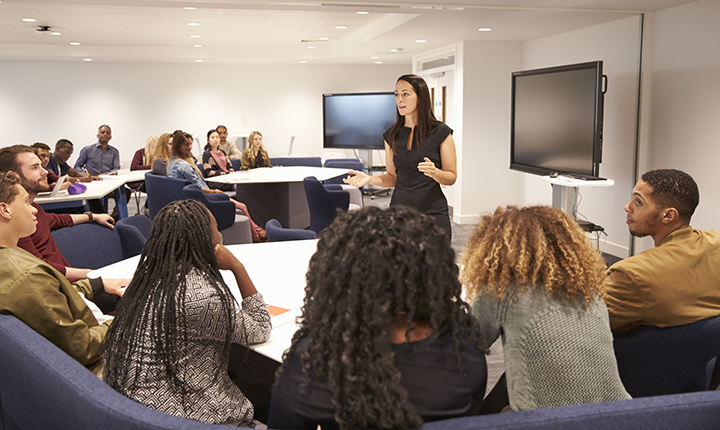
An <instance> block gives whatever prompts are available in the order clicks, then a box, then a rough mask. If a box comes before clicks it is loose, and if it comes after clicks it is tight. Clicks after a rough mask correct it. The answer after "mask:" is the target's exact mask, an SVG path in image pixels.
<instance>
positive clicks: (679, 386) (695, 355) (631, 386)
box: [614, 317, 720, 397]
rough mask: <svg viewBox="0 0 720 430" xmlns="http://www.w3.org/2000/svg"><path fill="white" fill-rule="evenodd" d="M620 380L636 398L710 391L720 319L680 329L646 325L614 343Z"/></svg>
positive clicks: (719, 347)
mask: <svg viewBox="0 0 720 430" xmlns="http://www.w3.org/2000/svg"><path fill="white" fill-rule="evenodd" d="M614 348H615V357H616V358H617V362H618V370H619V371H620V379H622V382H623V385H625V389H626V390H627V391H628V393H630V395H631V396H633V397H646V396H658V395H663V394H677V393H688V392H692V391H702V390H707V389H708V387H709V384H710V380H709V376H708V374H707V373H708V372H707V370H706V369H707V368H708V363H710V362H711V361H713V362H714V361H715V358H716V357H717V356H718V354H719V353H720V317H713V318H707V319H704V320H701V321H697V322H694V323H692V324H685V325H681V326H676V327H664V328H659V327H651V326H643V327H641V328H640V329H639V330H638V331H637V332H636V333H634V334H633V335H631V336H628V337H622V338H616V339H615V341H614Z"/></svg>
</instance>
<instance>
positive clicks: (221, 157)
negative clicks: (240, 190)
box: [202, 129, 235, 191]
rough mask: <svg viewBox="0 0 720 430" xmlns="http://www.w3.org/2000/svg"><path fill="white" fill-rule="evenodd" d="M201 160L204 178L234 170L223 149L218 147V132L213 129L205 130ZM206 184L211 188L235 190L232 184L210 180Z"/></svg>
mask: <svg viewBox="0 0 720 430" xmlns="http://www.w3.org/2000/svg"><path fill="white" fill-rule="evenodd" d="M202 160H203V174H204V175H205V177H206V178H211V177H213V176H220V175H227V174H228V173H232V172H234V171H235V169H233V166H232V163H231V162H230V159H229V158H228V157H227V154H225V151H223V150H222V149H220V134H218V131H217V130H215V129H212V130H210V131H208V132H207V145H205V152H203V156H202ZM208 186H210V189H213V190H223V191H235V186H234V185H232V184H221V183H217V182H210V183H208Z"/></svg>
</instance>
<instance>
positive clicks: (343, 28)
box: [335, 25, 347, 30]
mask: <svg viewBox="0 0 720 430" xmlns="http://www.w3.org/2000/svg"><path fill="white" fill-rule="evenodd" d="M335 28H336V29H338V30H345V29H346V28H347V25H338V26H335Z"/></svg>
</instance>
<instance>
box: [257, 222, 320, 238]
mask: <svg viewBox="0 0 720 430" xmlns="http://www.w3.org/2000/svg"><path fill="white" fill-rule="evenodd" d="M265 232H266V233H267V237H268V242H286V241H290V240H307V239H317V233H315V232H314V231H312V230H303V229H296V228H283V226H282V225H280V222H279V221H278V220H276V219H271V220H270V221H268V222H267V223H265Z"/></svg>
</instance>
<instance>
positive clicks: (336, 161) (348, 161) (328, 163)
mask: <svg viewBox="0 0 720 430" xmlns="http://www.w3.org/2000/svg"><path fill="white" fill-rule="evenodd" d="M325 167H335V168H340V169H353V170H357V171H358V172H363V173H364V172H365V164H363V162H362V161H360V160H358V159H357V158H331V159H329V160H325ZM348 176H350V175H342V176H338V177H336V178H330V179H327V180H325V181H324V183H325V184H344V182H343V179H345V178H347V177H348Z"/></svg>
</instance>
